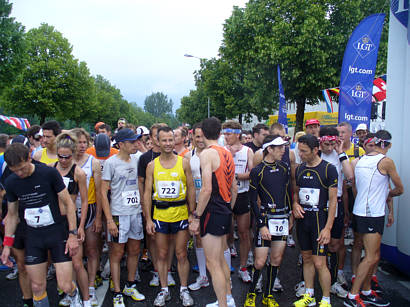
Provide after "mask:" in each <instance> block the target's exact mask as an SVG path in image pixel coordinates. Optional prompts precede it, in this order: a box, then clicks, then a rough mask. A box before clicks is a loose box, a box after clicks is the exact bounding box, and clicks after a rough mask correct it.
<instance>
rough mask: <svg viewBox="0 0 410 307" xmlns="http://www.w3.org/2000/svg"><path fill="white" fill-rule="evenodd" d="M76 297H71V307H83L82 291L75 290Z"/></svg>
mask: <svg viewBox="0 0 410 307" xmlns="http://www.w3.org/2000/svg"><path fill="white" fill-rule="evenodd" d="M74 292H75V293H74V295H72V296H71V295H69V299H70V305H69V306H70V307H83V302H82V301H81V297H80V291H79V290H78V288H76V289H75V290H74Z"/></svg>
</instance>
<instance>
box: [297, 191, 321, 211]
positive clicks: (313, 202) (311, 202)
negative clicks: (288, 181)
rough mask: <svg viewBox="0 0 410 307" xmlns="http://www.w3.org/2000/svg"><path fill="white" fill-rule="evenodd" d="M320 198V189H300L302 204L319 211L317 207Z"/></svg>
mask: <svg viewBox="0 0 410 307" xmlns="http://www.w3.org/2000/svg"><path fill="white" fill-rule="evenodd" d="M319 196H320V190H319V189H313V188H300V190H299V199H300V203H301V204H302V205H305V206H309V207H312V209H317V206H318V205H319Z"/></svg>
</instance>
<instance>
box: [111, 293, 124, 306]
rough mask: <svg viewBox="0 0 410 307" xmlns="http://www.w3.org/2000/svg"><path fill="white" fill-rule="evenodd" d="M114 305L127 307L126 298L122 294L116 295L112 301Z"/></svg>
mask: <svg viewBox="0 0 410 307" xmlns="http://www.w3.org/2000/svg"><path fill="white" fill-rule="evenodd" d="M112 303H113V306H114V307H125V305H124V297H123V296H122V294H121V293H118V294H117V295H115V296H114V297H113V299H112Z"/></svg>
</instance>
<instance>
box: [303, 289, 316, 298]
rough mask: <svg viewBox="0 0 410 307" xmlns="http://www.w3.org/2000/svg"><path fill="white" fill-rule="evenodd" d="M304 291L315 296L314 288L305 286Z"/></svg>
mask: <svg viewBox="0 0 410 307" xmlns="http://www.w3.org/2000/svg"><path fill="white" fill-rule="evenodd" d="M305 293H307V294H309V295H310V297H314V296H315V289H312V288H306V290H305Z"/></svg>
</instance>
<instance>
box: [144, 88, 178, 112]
mask: <svg viewBox="0 0 410 307" xmlns="http://www.w3.org/2000/svg"><path fill="white" fill-rule="evenodd" d="M172 106H173V103H172V100H171V99H168V97H167V95H165V94H163V93H161V92H157V93H152V94H151V95H149V96H147V97H146V98H145V101H144V110H145V112H148V113H150V114H152V115H153V116H154V117H161V116H162V115H165V114H172Z"/></svg>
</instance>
